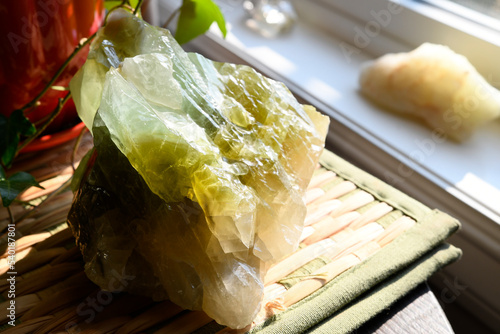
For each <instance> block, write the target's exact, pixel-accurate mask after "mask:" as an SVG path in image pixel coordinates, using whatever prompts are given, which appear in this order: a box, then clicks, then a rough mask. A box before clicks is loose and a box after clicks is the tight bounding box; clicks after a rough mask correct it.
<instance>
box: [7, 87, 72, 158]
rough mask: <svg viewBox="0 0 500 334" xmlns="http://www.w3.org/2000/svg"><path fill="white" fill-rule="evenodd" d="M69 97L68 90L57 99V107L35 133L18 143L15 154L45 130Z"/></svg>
mask: <svg viewBox="0 0 500 334" xmlns="http://www.w3.org/2000/svg"><path fill="white" fill-rule="evenodd" d="M70 97H71V92H68V94H66V95H65V96H64V97H63V98H60V99H59V103H58V104H57V107H56V108H55V109H54V111H52V113H51V114H50V116H49V119H47V121H46V122H45V123H44V124H43V125H42V126H41V127H40V128H38V129H37V130H36V132H35V134H33V135H32V136H30V137H28V138H27V139H26V140H25V141H23V143H22V144H21V145H19V147H18V148H17V151H16V155H17V154H19V152H20V151H21V150H22V149H23V148H25V147H26V146H27V145H28V144H29V143H31V142H32V141H33V140H34V139H35V138H37V137H38V136H39V135H40V134H41V133H42V132H43V131H45V129H46V128H47V127H48V126H49V124H50V123H52V121H53V120H54V118H56V117H57V115H59V113H60V112H61V110H62V108H63V107H64V104H65V103H66V102H67V101H68V100H69V98H70Z"/></svg>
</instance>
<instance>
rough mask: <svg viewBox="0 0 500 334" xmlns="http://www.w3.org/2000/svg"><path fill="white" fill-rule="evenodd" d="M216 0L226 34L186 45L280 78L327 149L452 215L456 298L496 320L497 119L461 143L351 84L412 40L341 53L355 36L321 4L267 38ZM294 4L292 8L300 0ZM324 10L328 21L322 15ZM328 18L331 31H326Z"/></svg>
mask: <svg viewBox="0 0 500 334" xmlns="http://www.w3.org/2000/svg"><path fill="white" fill-rule="evenodd" d="M316 1H318V2H324V1H331V0H324V1H323V0H322V1H320V0H316ZM217 2H218V3H219V4H220V5H221V9H222V10H223V13H224V15H225V18H226V21H227V22H228V28H229V31H228V35H227V37H226V39H222V38H221V37H220V33H219V32H218V30H217V29H213V30H211V31H210V32H209V33H208V34H207V35H206V36H202V37H199V38H197V39H196V40H195V41H194V42H193V43H190V45H188V48H190V49H192V50H195V51H198V52H200V53H203V54H205V55H206V56H207V57H209V58H211V59H214V60H217V61H228V62H239V63H242V62H243V63H247V64H249V65H251V66H252V67H254V68H256V69H257V70H259V71H261V72H263V73H264V74H265V75H267V76H270V77H272V78H275V79H277V80H280V81H283V82H285V84H286V85H287V86H288V87H289V88H290V90H291V91H292V92H294V93H295V94H296V95H297V96H298V97H299V98H301V99H303V100H304V102H305V103H309V104H312V105H314V106H315V107H316V108H317V109H319V110H321V111H322V112H324V113H326V114H328V115H329V116H330V117H331V119H332V126H331V131H330V133H329V135H328V143H327V147H328V148H329V149H330V150H332V151H333V152H334V153H337V154H339V155H341V156H344V157H345V158H347V159H348V160H349V161H351V162H352V163H354V164H357V165H359V166H360V167H361V168H363V169H364V170H366V171H367V172H369V173H371V174H373V175H375V176H377V177H379V178H381V179H383V180H385V181H386V182H388V183H390V184H392V185H394V186H395V187H397V188H400V189H401V190H403V191H404V192H406V193H408V194H409V195H411V196H413V197H415V198H416V199H418V200H419V201H421V202H423V203H425V204H427V205H428V206H430V207H435V208H439V209H441V210H443V211H447V212H449V213H450V214H451V215H452V216H454V217H457V218H458V219H460V220H461V222H462V224H463V230H462V232H461V233H460V234H459V235H458V236H456V237H454V240H453V243H454V244H458V246H459V247H461V248H462V249H463V250H464V257H463V259H462V260H461V261H460V262H459V264H458V265H454V266H452V267H450V269H449V270H448V271H447V275H448V277H452V278H454V277H458V278H459V280H460V281H461V282H464V283H465V284H467V286H468V287H469V288H468V290H467V291H466V292H465V293H464V294H463V296H461V303H463V304H464V305H465V306H464V307H467V308H470V312H472V313H475V314H476V316H478V317H480V318H481V319H483V321H484V322H486V323H489V324H490V325H492V324H495V323H498V322H499V321H500V300H499V299H498V298H497V297H495V296H499V295H500V285H498V281H500V265H499V263H500V153H499V146H500V120H497V121H495V122H492V123H490V124H489V125H487V126H485V127H483V128H481V129H480V131H478V132H477V133H476V134H475V135H474V136H473V137H472V138H471V139H470V140H468V141H466V142H464V143H462V144H456V143H454V142H451V141H440V140H436V139H435V138H434V139H433V137H432V136H431V131H430V130H429V129H428V128H426V127H424V126H422V125H421V124H419V123H416V122H415V121H413V120H409V119H406V118H403V117H400V116H398V115H396V114H392V113H388V112H386V111H384V110H382V109H380V108H378V107H376V106H374V105H373V104H371V103H370V102H369V101H367V100H366V99H365V98H363V97H362V96H361V95H360V94H359V92H358V75H359V68H360V66H361V64H362V63H363V62H364V61H366V60H369V59H372V57H373V56H371V55H378V54H381V53H383V52H382V51H383V50H384V49H389V50H398V51H403V50H409V49H410V48H411V47H412V46H411V43H406V42H401V41H400V40H398V39H394V38H391V37H390V36H386V35H384V34H380V35H378V36H376V37H375V38H374V41H375V40H376V41H377V43H378V44H377V45H375V43H373V44H372V45H371V46H370V47H367V48H366V49H359V51H360V52H359V53H356V54H353V55H352V57H350V58H349V59H347V58H346V56H345V54H343V53H342V48H341V47H340V45H342V44H341V43H345V42H346V41H347V42H349V41H350V42H351V44H352V45H354V42H353V41H352V39H351V38H352V37H351V38H347V37H346V36H350V35H349V34H351V35H352V24H353V23H352V21H350V18H349V17H348V15H341V14H338V13H337V14H336V13H333V14H332V13H331V12H329V13H326V11H325V12H324V13H322V12H321V11H322V9H325V8H320V9H319V10H318V11H317V12H315V13H313V14H311V16H309V17H305V20H304V21H299V22H297V24H296V26H295V27H294V29H293V30H292V31H291V33H290V34H287V35H284V36H281V37H280V38H277V39H266V38H263V37H261V36H260V35H258V34H256V33H255V32H253V31H251V30H249V29H248V28H247V27H246V26H245V23H244V22H245V17H246V16H245V13H244V11H243V9H242V7H241V1H234V0H225V1H222V0H221V1H217ZM379 2H380V1H379ZM296 3H297V4H298V6H297V7H298V8H299V7H300V6H304V3H305V2H302V1H296ZM174 8H175V4H172V2H170V1H165V2H161V3H160V11H159V12H160V13H162V12H167V13H168V12H171V11H172V10H173V9H174ZM318 8H319V7H318ZM299 9H300V8H299ZM299 15H300V12H299ZM314 19H316V20H320V21H321V22H316V23H318V24H317V25H313V24H311V22H310V21H308V20H314ZM328 19H330V20H335V22H333V23H332V22H325V20H328ZM332 26H334V27H335V31H338V34H337V35H333V34H332V33H330V32H329V31H328V30H330V28H331V27H332ZM360 27H361V28H363V25H360ZM338 36H342V38H344V39H345V41H344V40H342V39H341V38H340V37H338ZM368 52H370V54H371V55H370V54H368ZM499 79H500V77H499ZM468 254H474V255H473V256H472V255H468ZM475 257H480V259H479V260H478V259H476V258H475ZM486 271H488V274H486Z"/></svg>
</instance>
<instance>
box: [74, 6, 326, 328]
mask: <svg viewBox="0 0 500 334" xmlns="http://www.w3.org/2000/svg"><path fill="white" fill-rule="evenodd" d="M96 69H97V70H96ZM89 85H92V86H91V87H90V86H89ZM71 91H72V93H73V95H74V96H75V97H76V98H75V103H76V105H77V108H78V112H79V114H80V115H81V117H82V119H83V120H84V121H85V123H86V125H87V126H88V127H89V128H90V129H92V133H93V136H94V146H95V151H94V153H93V157H92V158H91V159H89V161H90V163H89V164H88V165H87V166H86V167H82V168H87V170H86V172H85V173H82V175H85V177H83V179H82V180H81V181H80V188H79V190H78V191H77V192H76V195H75V201H74V203H73V206H72V209H71V211H70V214H69V218H68V219H69V222H70V224H71V226H72V228H73V232H74V234H75V236H76V238H77V242H78V244H79V246H80V249H81V250H82V253H83V256H84V259H85V262H86V266H85V270H86V273H87V275H88V276H89V278H90V279H91V280H92V281H94V282H95V283H97V284H98V285H99V286H101V287H102V288H109V286H110V281H111V280H113V279H115V278H114V277H115V276H116V273H119V274H122V275H128V277H135V279H133V280H130V281H128V284H127V286H126V287H125V289H126V290H127V291H130V292H132V293H141V294H146V295H150V296H152V297H154V298H155V299H164V298H169V299H171V300H172V301H173V302H175V303H177V304H179V305H180V306H182V307H185V308H189V309H198V310H203V311H205V312H206V313H207V314H208V315H209V316H211V317H212V318H214V319H215V320H216V321H218V322H219V323H221V324H224V325H228V326H230V327H233V328H242V327H245V326H247V325H248V324H250V323H251V322H252V320H253V318H254V317H255V315H256V313H257V312H258V310H259V305H260V303H261V300H262V294H263V282H262V279H263V277H264V275H265V273H266V270H267V269H268V268H269V266H270V264H272V263H273V262H275V261H277V260H279V259H280V258H283V257H284V256H286V255H287V254H289V253H291V252H292V251H293V250H294V249H295V248H296V247H297V245H298V240H299V237H300V235H301V232H302V228H303V221H304V217H305V213H306V209H305V204H304V201H303V199H302V197H303V194H304V191H305V188H306V186H307V184H308V182H309V179H310V177H311V175H312V172H313V170H314V168H315V165H316V163H317V160H318V157H319V154H320V153H321V150H322V148H323V145H324V140H325V136H326V132H327V128H328V122H329V121H328V118H327V117H325V116H322V115H320V114H319V113H318V112H316V111H315V110H314V108H312V107H309V106H302V105H300V104H299V103H298V102H297V101H296V100H295V98H294V97H293V95H292V94H291V93H290V92H289V91H288V89H287V88H286V87H285V86H284V85H283V84H282V83H279V82H276V81H273V80H271V79H268V78H265V77H263V76H262V75H260V74H258V73H257V72H256V71H254V70H253V69H251V68H249V67H246V66H241V65H233V64H226V63H217V62H213V61H210V60H208V59H205V58H204V57H202V56H200V55H197V54H188V53H185V52H184V51H183V50H182V49H181V48H180V47H179V46H178V45H177V44H176V42H175V41H174V39H173V38H172V37H171V35H170V33H169V32H168V31H166V30H163V29H159V28H156V27H152V26H150V25H148V24H146V23H145V22H144V21H142V20H140V19H138V18H136V17H134V16H133V15H130V14H127V13H126V12H125V11H121V10H117V11H114V12H113V13H112V14H111V15H110V16H109V17H108V21H107V25H106V26H105V27H104V28H103V29H101V31H100V32H99V34H98V36H97V37H96V40H95V41H94V42H93V44H92V47H91V51H90V53H89V59H88V61H87V63H86V64H85V65H84V66H83V68H82V69H81V71H80V72H79V73H78V74H77V75H76V77H75V79H74V80H73V82H72V84H71ZM92 98H95V99H98V101H99V103H98V104H97V105H98V106H99V107H98V109H97V107H96V102H95V101H93V100H91V99H92Z"/></svg>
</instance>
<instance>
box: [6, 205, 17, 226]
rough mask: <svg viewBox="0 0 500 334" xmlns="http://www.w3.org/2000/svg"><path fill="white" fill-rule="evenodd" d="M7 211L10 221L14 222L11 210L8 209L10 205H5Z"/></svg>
mask: <svg viewBox="0 0 500 334" xmlns="http://www.w3.org/2000/svg"><path fill="white" fill-rule="evenodd" d="M7 212H8V213H9V219H10V223H11V224H14V223H15V221H14V215H13V214H12V210H11V209H10V206H8V207H7Z"/></svg>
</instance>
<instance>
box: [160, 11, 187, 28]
mask: <svg viewBox="0 0 500 334" xmlns="http://www.w3.org/2000/svg"><path fill="white" fill-rule="evenodd" d="M181 8H182V6H180V7H177V8H176V9H175V10H174V11H173V12H172V14H170V16H169V17H168V19H167V21H166V22H165V23H164V24H163V25H162V27H163V28H167V27H168V25H169V24H170V22H172V20H173V19H174V18H175V16H176V15H177V14H179V12H180V11H181Z"/></svg>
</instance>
